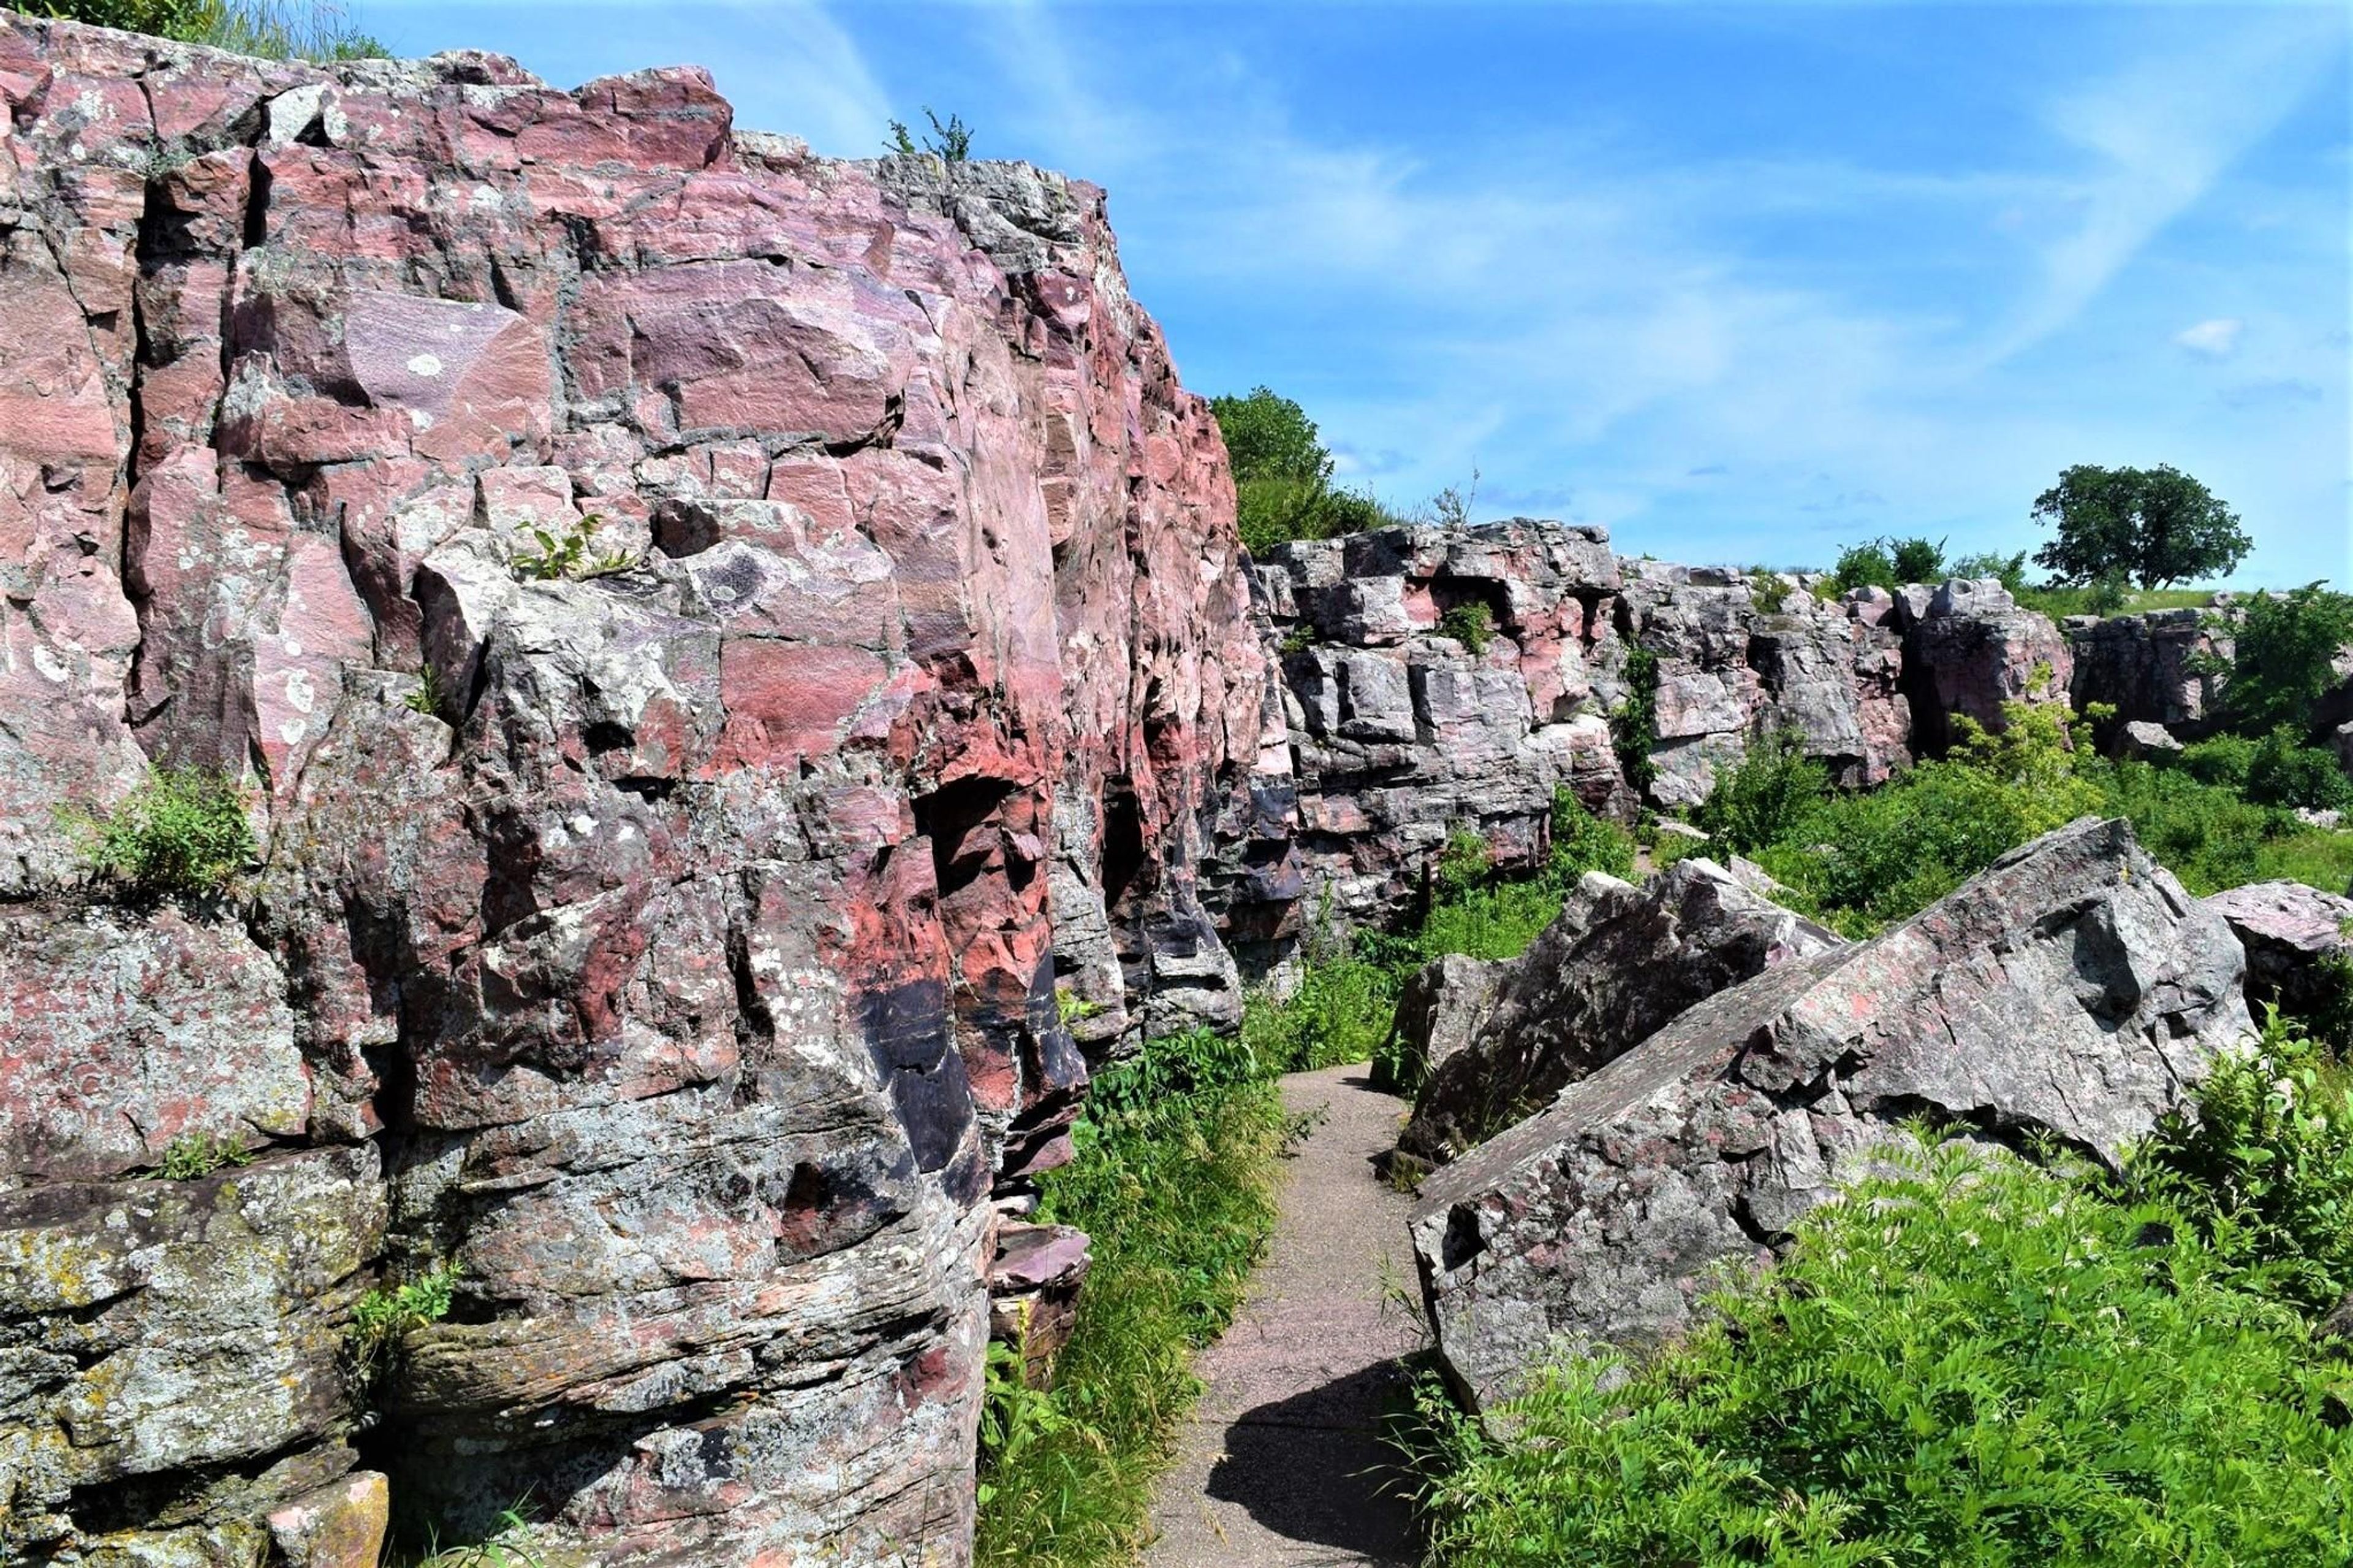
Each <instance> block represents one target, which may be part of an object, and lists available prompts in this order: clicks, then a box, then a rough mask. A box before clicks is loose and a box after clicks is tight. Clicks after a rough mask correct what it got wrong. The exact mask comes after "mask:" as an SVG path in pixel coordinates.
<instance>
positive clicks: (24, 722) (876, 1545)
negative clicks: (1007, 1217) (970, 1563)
mask: <svg viewBox="0 0 2353 1568" xmlns="http://www.w3.org/2000/svg"><path fill="white" fill-rule="evenodd" d="M0 99H4V100H5V105H6V108H7V110H8V113H7V117H6V119H5V121H0V590H4V591H5V597H0V644H5V657H0V825H5V826H0V897H5V899H7V900H12V901H11V903H10V905H9V907H7V908H6V909H5V910H4V911H0V943H5V951H6V952H7V954H8V966H7V971H6V976H5V987H0V1151H5V1162H6V1163H5V1167H0V1189H5V1190H0V1324H5V1328H0V1335H5V1339H0V1343H5V1345H7V1346H9V1347H11V1348H9V1349H8V1350H6V1351H5V1352H4V1353H0V1478H5V1479H0V1521H5V1523H0V1532H5V1537H4V1538H0V1556H9V1557H12V1558H14V1557H25V1556H50V1555H59V1554H64V1555H71V1554H73V1553H76V1552H79V1553H82V1554H84V1555H85V1556H86V1557H87V1556H88V1554H90V1553H91V1552H98V1553H99V1554H100V1556H102V1557H103V1556H105V1554H107V1553H112V1554H113V1556H112V1557H111V1558H107V1560H119V1561H140V1562H170V1563H182V1562H185V1563H197V1562H229V1561H237V1562H247V1561H251V1560H252V1559H253V1558H254V1556H256V1555H257V1554H259V1552H262V1551H264V1550H266V1549H269V1542H271V1541H275V1542H276V1546H275V1550H276V1551H277V1552H279V1554H280V1556H289V1555H290V1554H291V1553H294V1552H298V1551H300V1552H310V1551H311V1550H312V1547H311V1545H308V1544H305V1543H306V1542H316V1541H319V1540H323V1539H328V1538H330V1537H334V1531H336V1530H341V1529H343V1528H344V1527H345V1526H346V1525H347V1524H348V1523H349V1521H350V1520H351V1519H353V1518H358V1519H360V1520H361V1521H362V1526H363V1527H364V1518H365V1513H366V1506H367V1505H366V1500H367V1499H369V1498H372V1497H376V1496H378V1495H379V1494H378V1493H377V1492H375V1491H374V1490H372V1489H371V1488H372V1485H373V1483H370V1482H368V1481H366V1479H365V1478H364V1475H362V1477H361V1479H358V1480H347V1479H344V1478H346V1477H347V1476H350V1475H353V1474H359V1472H354V1471H353V1469H352V1467H353V1465H354V1463H355V1462H356V1458H355V1446H356V1450H357V1451H359V1452H360V1453H363V1454H364V1457H365V1458H366V1459H367V1460H368V1462H370V1463H373V1464H375V1465H376V1466H378V1467H380V1468H385V1469H388V1470H389V1471H390V1473H391V1489H390V1497H391V1502H392V1506H393V1508H394V1510H395V1511H396V1512H402V1513H405V1514H406V1515H407V1516H409V1517H411V1518H413V1519H417V1520H423V1521H431V1522H432V1523H434V1524H435V1525H436V1526H437V1527H438V1530H439V1531H440V1533H441V1536H442V1538H443V1539H445V1540H448V1539H464V1538H466V1537H467V1535H468V1534H469V1533H470V1532H471V1531H479V1530H480V1529H482V1528H484V1527H485V1526H487V1525H488V1524H489V1523H490V1522H491V1519H492V1517H493V1516H494V1514H495V1512H496V1511H497V1510H500V1509H502V1508H504V1507H506V1506H508V1505H509V1504H512V1502H513V1501H514V1500H516V1499H517V1498H519V1497H523V1496H525V1495H527V1494H528V1495H529V1496H531V1497H533V1498H534V1499H535V1500H537V1501H536V1504H535V1511H536V1512H538V1513H539V1515H540V1516H541V1517H540V1518H539V1520H538V1521H537V1522H538V1525H539V1528H540V1531H541V1534H542V1538H543V1544H544V1545H545V1546H546V1547H547V1548H548V1549H549V1550H554V1551H560V1552H565V1553H568V1554H570V1555H572V1556H573V1557H575V1558H579V1559H583V1560H589V1561H619V1560H622V1559H625V1558H626V1559H629V1560H633V1561H634V1560H652V1559H660V1560H668V1561H701V1562H722V1561H730V1562H752V1561H788V1560H789V1561H802V1560H807V1561H817V1560H827V1561H842V1562H861V1563H884V1562H891V1563H959V1562H961V1561H963V1560H964V1558H965V1555H966V1553H967V1552H968V1550H969V1537H970V1530H971V1519H972V1468H971V1467H972V1454H973V1441H974V1437H973V1433H974V1420H975V1414H976V1401H977V1399H978V1397H979V1391H980V1368H981V1352H982V1340H983V1336H984V1334H985V1332H986V1331H987V1294H986V1291H985V1289H984V1284H983V1274H984V1271H985V1268H986V1267H987V1264H988V1262H989V1259H990V1258H991V1247H990V1232H991V1230H992V1228H993V1226H994V1222H995V1210H994V1209H993V1208H992V1206H991V1205H990V1202H989V1199H990V1195H991V1193H992V1190H993V1189H995V1190H997V1192H999V1193H1000V1194H1003V1193H1006V1192H1007V1191H1008V1189H1009V1190H1013V1191H1016V1192H1018V1186H1019V1184H1020V1183H1021V1181H1022V1180H1023V1179H1024V1178H1025V1177H1026V1175H1027V1174H1028V1173H1032V1172H1035V1171H1037V1170H1039V1169H1042V1168H1044V1167H1046V1166H1049V1165H1050V1164H1052V1163H1055V1162H1056V1161H1057V1160H1059V1159H1060V1158H1062V1157H1064V1155H1065V1153H1066V1150H1067V1143H1066V1141H1065V1140H1064V1139H1063V1137H1062V1132H1063V1129H1064V1128H1065V1127H1066V1125H1067V1123H1068V1121H1069V1119H1070V1117H1071V1114H1072V1112H1073V1110H1074V1107H1075V1105H1076V1101H1077V1098H1078V1095H1079V1093H1080V1091H1081V1089H1082V1086H1083V1084H1084V1081H1085V1079H1086V1074H1087V1056H1088V1054H1089V1053H1090V1052H1092V1053H1094V1054H1097V1055H1100V1054H1101V1053H1103V1052H1104V1051H1109V1050H1113V1049H1116V1048H1119V1047H1120V1046H1121V1044H1122V1042H1124V1041H1127V1040H1132V1039H1134V1037H1137V1036H1138V1035H1139V1034H1140V1033H1141V1032H1142V1031H1143V1030H1145V1029H1146V1028H1153V1029H1160V1028H1166V1027H1173V1026H1181V1025H1182V1024H1184V1023H1187V1022H1189V1021H1196V1020H1209V1021H1218V1020H1229V1019H1231V1018H1232V1016H1234V1014H1235V1011H1236V1009H1237V1007H1238V1005H1239V994H1238V992H1237V990H1236V973H1235V968H1234V964H1233V963H1232V961H1231V959H1230V958H1229V957H1228V955H1227V953H1226V952H1225V950H1224V948H1223V946H1222V945H1221V942H1220V940H1219V932H1218V929H1217V925H1216V919H1215V915H1214V914H1213V912H1212V908H1211V904H1210V903H1206V902H1205V901H1204V898H1203V887H1202V880H1203V876H1204V872H1205V870H1206V872H1207V875H1208V879H1209V881H1210V883H1211V884H1213V887H1214V902H1215V904H1216V907H1217V909H1218V910H1223V911H1234V912H1236V918H1238V919H1244V918H1246V919H1247V921H1250V922H1253V923H1252V925H1251V929H1252V930H1253V931H1257V932H1260V933H1261V934H1263V935H1266V936H1276V935H1279V933H1280V932H1281V931H1282V929H1283V922H1284V921H1285V920H1286V919H1287V918H1288V914H1289V911H1288V909H1287V901H1288V900H1290V899H1291V898H1293V897H1295V894H1296V890H1297V878H1296V875H1295V872H1294V871H1293V868H1290V867H1289V865H1288V863H1287V860H1286V855H1287V843H1286V842H1285V841H1284V840H1283V839H1282V836H1280V835H1279V834H1274V833H1272V832H1271V831H1270V829H1269V827H1268V826H1267V821H1266V818H1267V815H1268V811H1269V809H1270V807H1269V805H1268V803H1269V802H1270V801H1272V802H1274V803H1277V804H1276V805H1275V806H1274V807H1273V808H1272V809H1274V810H1275V811H1276V812H1277V814H1278V815H1279V812H1280V803H1281V802H1282V801H1283V800H1284V799H1286V798H1287V797H1285V796H1283V795H1282V790H1283V788H1284V787H1285V779H1284V776H1283V775H1284V773H1285V772H1286V770H1287V767H1288V761H1289V759H1288V753H1287V752H1286V750H1285V749H1284V748H1283V747H1282V746H1280V745H1275V746H1272V747H1269V746H1268V745H1267V740H1268V733H1267V725H1268V721H1269V718H1270V714H1271V713H1273V714H1275V715H1276V716H1277V717H1279V708H1277V709H1271V708H1270V706H1269V701H1268V693H1267V689H1266V685H1265V676H1264V658H1263V655H1262V653H1261V629H1262V628H1261V623H1260V622H1259V621H1258V620H1257V619H1255V618H1254V616H1253V612H1252V610H1251V606H1250V596H1249V590H1248V585H1247V584H1246V582H1245V578H1244V570H1243V563H1242V560H1241V557H1240V552H1239V549H1238V546H1237V544H1236V542H1235V538H1234V533H1233V526H1232V499H1231V487H1230V483H1229V479H1228V477H1227V472H1226V468H1225V462H1224V454H1223V448H1222V447H1221V445H1220V443H1219V438H1218V436H1217V431H1216V427H1215V425H1214V423H1213V422H1212V421H1211V419H1210V417H1209V416H1208V411H1207V409H1206V407H1205V406H1204V405H1202V404H1201V402H1200V401H1199V400H1198V399H1197V398H1195V397H1194V396H1192V395H1190V394H1188V393H1187V392H1186V391H1184V390H1183V388H1182V387H1181V386H1180V385H1179V384H1178V382H1177V380H1176V374H1175V371H1174V368H1173V367H1172V365H1171V364H1170V363H1169V360H1168V357H1167V353H1166V349H1165V347H1164V345H1163V343H1162V342H1161V339H1160V336H1159V333H1158V331H1157V329H1156V328H1155V326H1154V325H1153V323H1152V321H1151V320H1150V318H1149V317H1147V316H1146V315H1145V313H1144V312H1143V311H1142V310H1141V309H1139V308H1138V307H1137V306H1136V305H1135V303H1134V301H1133V300H1131V299H1130V298H1129V297H1128V295H1127V293H1126V291H1125V288H1124V284H1123V282H1122V279H1121V274H1120V271H1119V266H1118V258H1117V254H1116V250H1115V247H1114V246H1113V241H1112V238H1111V235H1110V231H1109V229H1108V227H1107V226H1106V223H1105V218H1104V208H1103V195H1102V193H1100V192H1099V191H1096V190H1094V189H1093V188H1092V187H1090V186H1086V185H1082V184H1076V183H1073V182H1069V181H1065V180H1063V179H1061V178H1060V177H1059V176H1055V175H1050V174H1042V173H1039V172H1038V171H1035V170H1031V169H1028V168H1026V167H1021V166H988V165H967V166H957V167H953V168H952V167H949V166H946V165H943V164H940V163H933V162H930V161H926V160H902V161H894V162H892V163H888V164H885V165H879V166H871V165H860V164H853V163H836V162H831V161H828V160H825V159H820V158H816V157H812V156H810V155H809V154H808V153H807V151H806V150H805V149H804V148H802V147H801V146H800V145H799V144H798V143H796V142H789V141H786V140H784V139H780V138H776V137H768V136H762V135H757V134H754V133H750V132H737V131H736V130H735V129H734V127H733V123H732V117H731V113H730V110H729V108H728V106H727V104H726V103H725V102H724V101H723V100H722V99H720V98H719V97H718V96H717V94H716V93H715V92H713V90H712V86H711V83H710V81H709V79H708V78H707V77H706V76H704V75H703V74H702V72H700V71H698V70H693V69H674V70H660V71H649V72H641V73H638V74H636V75H632V76H628V77H620V78H613V79H606V80H601V81H597V82H592V83H590V84H588V85H587V86H586V87H583V88H580V89H576V90H574V91H562V90H557V89H551V88H549V87H547V86H546V85H544V84H543V83H541V82H539V81H537V80H535V79H533V78H531V77H529V76H528V75H526V74H524V73H523V72H522V71H521V70H519V69H518V68H515V66H514V65H513V64H512V62H510V61H507V60H504V59H501V58H496V57H491V56H485V55H473V54H465V55H450V56H444V57H439V58H436V59H434V60H431V61H426V62H422V63H415V62H411V63H397V62H390V61H368V62H359V63H354V64H351V65H344V66H338V67H334V68H328V69H322V68H312V67H309V66H302V65H275V64H266V63H261V62H257V61H253V60H248V59H241V58H234V57H231V56H228V55H225V54H221V53H218V52H216V51H211V50H206V49H201V48H194V47H185V46H179V45H172V44H164V43H160V42H157V41H155V40H151V39H141V38H136V37H129V36H126V35H121V34H115V33H109V32H105V31H102V30H99V29H94V28H88V27H81V26H73V25H70V24H64V23H47V22H40V21H34V20H28V19H26V18H22V17H18V16H12V15H8V14H5V13H0ZM151 758H152V759H155V760H158V761H162V762H167V763H175V764H185V765H191V766H196V767H201V768H206V769H216V770H220V771H223V772H226V773H228V774H230V775H232V776H235V777H239V778H242V779H243V780H245V781H246V784H247V785H248V805H249V813H250V817H251V821H252V825H253V826H254V828H255V831H256V832H257V834H258V835H259V838H260V840H261V842H262V844H263V846H264V861H265V863H264V866H263V868H262V869H261V870H260V871H259V873H258V874H257V875H256V876H254V877H253V878H252V879H250V880H249V882H248V885H246V886H244V887H242V888H240V889H236V890H235V891H234V894H233V896H232V897H231V898H230V899H228V900H225V901H223V902H222V903H221V904H219V905H218V906H217V907H215V908H210V909H207V910H195V909H192V910H190V912H187V913H179V912H174V911H172V910H160V911H158V910H119V911H108V910H93V909H91V908H89V907H88V906H87V904H86V902H85V900H83V899H82V897H81V896H80V895H79V893H78V892H76V891H75V890H74V889H73V881H74V861H75V855H74V848H73V845H72V842H71V839H70V837H69V835H68V834H67V833H66V832H65V831H64V829H63V827H62V826H60V824H59V823H58V819H57V818H56V817H55V816H54V815H53V813H52V809H51V808H52V807H53V806H54V805H58V804H59V803H71V804H73V805H78V806H80V807H84V808H87V809H89V810H91V811H96V812H100V813H103V812H105V811H106V810H108V809H110V808H111V807H113V806H114V805H117V804H119V803H120V802H121V801H122V800H123V799H124V798H125V796H126V795H128V794H129V793H130V792H131V791H132V789H133V788H134V786H136V784H138V782H139V780H140V778H141V776H142V773H143V770H144V768H145V766H146V764H147V763H148V761H149V759H151ZM1058 993H1068V994H1070V995H1071V996H1072V997H1074V998H1076V999H1078V1000H1080V1001H1082V1002H1083V1003H1084V1004H1086V1005H1084V1006H1070V1005H1067V1004H1062V1003H1060V1002H1059V1001H1058ZM1065 1013H1069V1014H1073V1015H1080V1014H1082V1015H1084V1016H1085V1021H1084V1023H1083V1024H1082V1026H1081V1029H1082V1033H1083V1034H1084V1035H1085V1037H1086V1038H1085V1039H1084V1040H1083V1041H1082V1040H1076V1039H1074V1038H1073V1036H1072V1033H1071V1030H1070V1029H1068V1028H1066V1027H1065V1026H1064V1025H1063V1023H1062V1021H1061V1019H1062V1016H1063V1015H1064V1014H1065ZM198 1134H201V1135H202V1136H203V1137H204V1138H206V1139H207V1140H215V1141H217V1142H223V1143H226V1145H227V1147H228V1149H229V1150H230V1151H232V1152H234V1153H236V1154H237V1156H239V1157H242V1158H244V1159H246V1160H247V1161H248V1162H249V1163H246V1164H244V1165H241V1166H238V1165H231V1166H227V1167H226V1168H222V1169H219V1170H216V1172H214V1173H212V1174H209V1175H206V1176H203V1177H202V1178H201V1179H197V1180H193V1181H186V1182H178V1181H168V1180H164V1179H163V1168H164V1166H165V1165H166V1164H167V1163H169V1161H170V1151H171V1150H172V1149H173V1147H174V1141H175V1140H178V1139H181V1138H182V1137H184V1136H189V1137H193V1136H195V1135H198ZM193 1146H195V1145H183V1147H193ZM203 1147H206V1148H211V1147H213V1144H212V1143H211V1142H207V1143H206V1144H205V1145H203ZM450 1265H454V1266H455V1267H456V1268H457V1269H458V1270H459V1272H458V1275H457V1280H458V1283H457V1286H456V1300H455V1304H454V1309H453V1310H451V1311H450V1312H449V1314H448V1318H447V1319H446V1321H439V1322H436V1323H433V1324H431V1325H429V1326H427V1327H423V1328H420V1329H417V1330H416V1331H413V1332H410V1333H408V1334H406V1337H405V1339H403V1340H402V1341H401V1342H400V1343H399V1344H398V1345H397V1346H396V1350H395V1353H393V1354H392V1355H390V1356H389V1357H388V1358H387V1360H386V1362H385V1368H384V1372H383V1375H382V1376H381V1378H380V1379H379V1381H378V1382H377V1383H376V1384H375V1386H374V1387H373V1388H372V1389H363V1388H361V1387H358V1386H356V1385H355V1383H354V1380H353V1379H352V1378H350V1377H349V1376H347V1375H346V1369H344V1368H343V1367H342V1366H340V1365H339V1357H341V1356H343V1353H344V1351H345V1347H346V1346H347V1345H348V1343H349V1337H348V1331H349V1324H350V1321H351V1314H352V1310H353V1303H354V1301H355V1300H356V1299H357V1298H358V1297H359V1296H360V1294H361V1293H362V1292H363V1291H364V1290H365V1289H369V1288H371V1287H374V1286H376V1285H378V1284H380V1283H381V1284H385V1285H389V1284H392V1283H396V1282H397V1281H399V1280H401V1279H414V1278H417V1277H419V1276H421V1275H422V1274H424V1273H425V1272H426V1271H427V1270H428V1269H432V1268H439V1267H444V1266H450ZM336 1499H343V1500H344V1501H341V1502H338V1501H334V1500H336ZM354 1499H356V1500H357V1501H352V1500H354ZM322 1500H324V1501H322ZM330 1503H332V1507H330V1506H329V1505H330ZM353 1509H357V1510H360V1511H359V1513H358V1514H353ZM322 1521H323V1522H322ZM331 1526H332V1528H331ZM273 1532H274V1534H273ZM336 1538H338V1539H339V1537H336Z"/></svg>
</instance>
